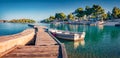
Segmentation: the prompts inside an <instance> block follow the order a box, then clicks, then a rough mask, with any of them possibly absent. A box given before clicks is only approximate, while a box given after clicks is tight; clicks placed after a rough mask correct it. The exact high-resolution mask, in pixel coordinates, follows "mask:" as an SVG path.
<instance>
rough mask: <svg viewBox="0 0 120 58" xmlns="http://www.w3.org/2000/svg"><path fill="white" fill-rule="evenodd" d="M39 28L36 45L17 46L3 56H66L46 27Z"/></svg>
mask: <svg viewBox="0 0 120 58" xmlns="http://www.w3.org/2000/svg"><path fill="white" fill-rule="evenodd" d="M37 28H38V32H37V33H36V42H35V46H17V48H16V49H14V50H13V51H11V52H9V53H7V54H6V55H4V56H3V57H2V58H65V57H62V54H61V53H62V49H61V46H60V45H59V44H58V42H56V41H55V40H54V39H53V38H52V37H51V36H50V35H49V34H48V33H47V32H45V30H44V28H45V27H43V26H41V27H40V26H37Z"/></svg>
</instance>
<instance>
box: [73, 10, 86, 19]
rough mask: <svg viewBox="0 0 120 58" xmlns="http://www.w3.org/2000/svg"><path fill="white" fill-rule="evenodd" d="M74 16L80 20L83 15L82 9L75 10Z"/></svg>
mask: <svg viewBox="0 0 120 58" xmlns="http://www.w3.org/2000/svg"><path fill="white" fill-rule="evenodd" d="M75 14H76V16H77V17H78V18H82V17H83V16H84V15H85V11H84V10H83V8H78V9H76V10H75Z"/></svg>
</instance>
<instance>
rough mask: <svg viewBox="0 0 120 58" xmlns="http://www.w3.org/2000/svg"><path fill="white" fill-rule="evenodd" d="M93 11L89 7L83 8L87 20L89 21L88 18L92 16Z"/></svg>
mask: <svg viewBox="0 0 120 58" xmlns="http://www.w3.org/2000/svg"><path fill="white" fill-rule="evenodd" d="M93 12H94V10H93V8H90V7H89V6H86V7H85V13H86V16H87V18H88V19H90V16H91V15H92V14H93Z"/></svg>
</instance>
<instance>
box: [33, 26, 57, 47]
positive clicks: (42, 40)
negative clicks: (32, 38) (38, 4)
mask: <svg viewBox="0 0 120 58" xmlns="http://www.w3.org/2000/svg"><path fill="white" fill-rule="evenodd" d="M37 28H38V32H37V38H36V43H35V45H55V44H57V42H56V41H55V40H54V39H53V38H52V37H51V36H50V35H49V34H48V33H47V32H45V30H44V28H46V27H43V26H39V27H37Z"/></svg>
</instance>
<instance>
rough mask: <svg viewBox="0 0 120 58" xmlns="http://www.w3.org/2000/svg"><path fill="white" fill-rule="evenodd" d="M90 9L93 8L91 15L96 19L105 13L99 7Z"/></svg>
mask: <svg viewBox="0 0 120 58" xmlns="http://www.w3.org/2000/svg"><path fill="white" fill-rule="evenodd" d="M92 8H93V15H94V16H95V17H96V18H98V17H100V16H101V15H102V14H104V13H105V11H104V9H103V8H102V7H101V6H99V5H93V6H92Z"/></svg>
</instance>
